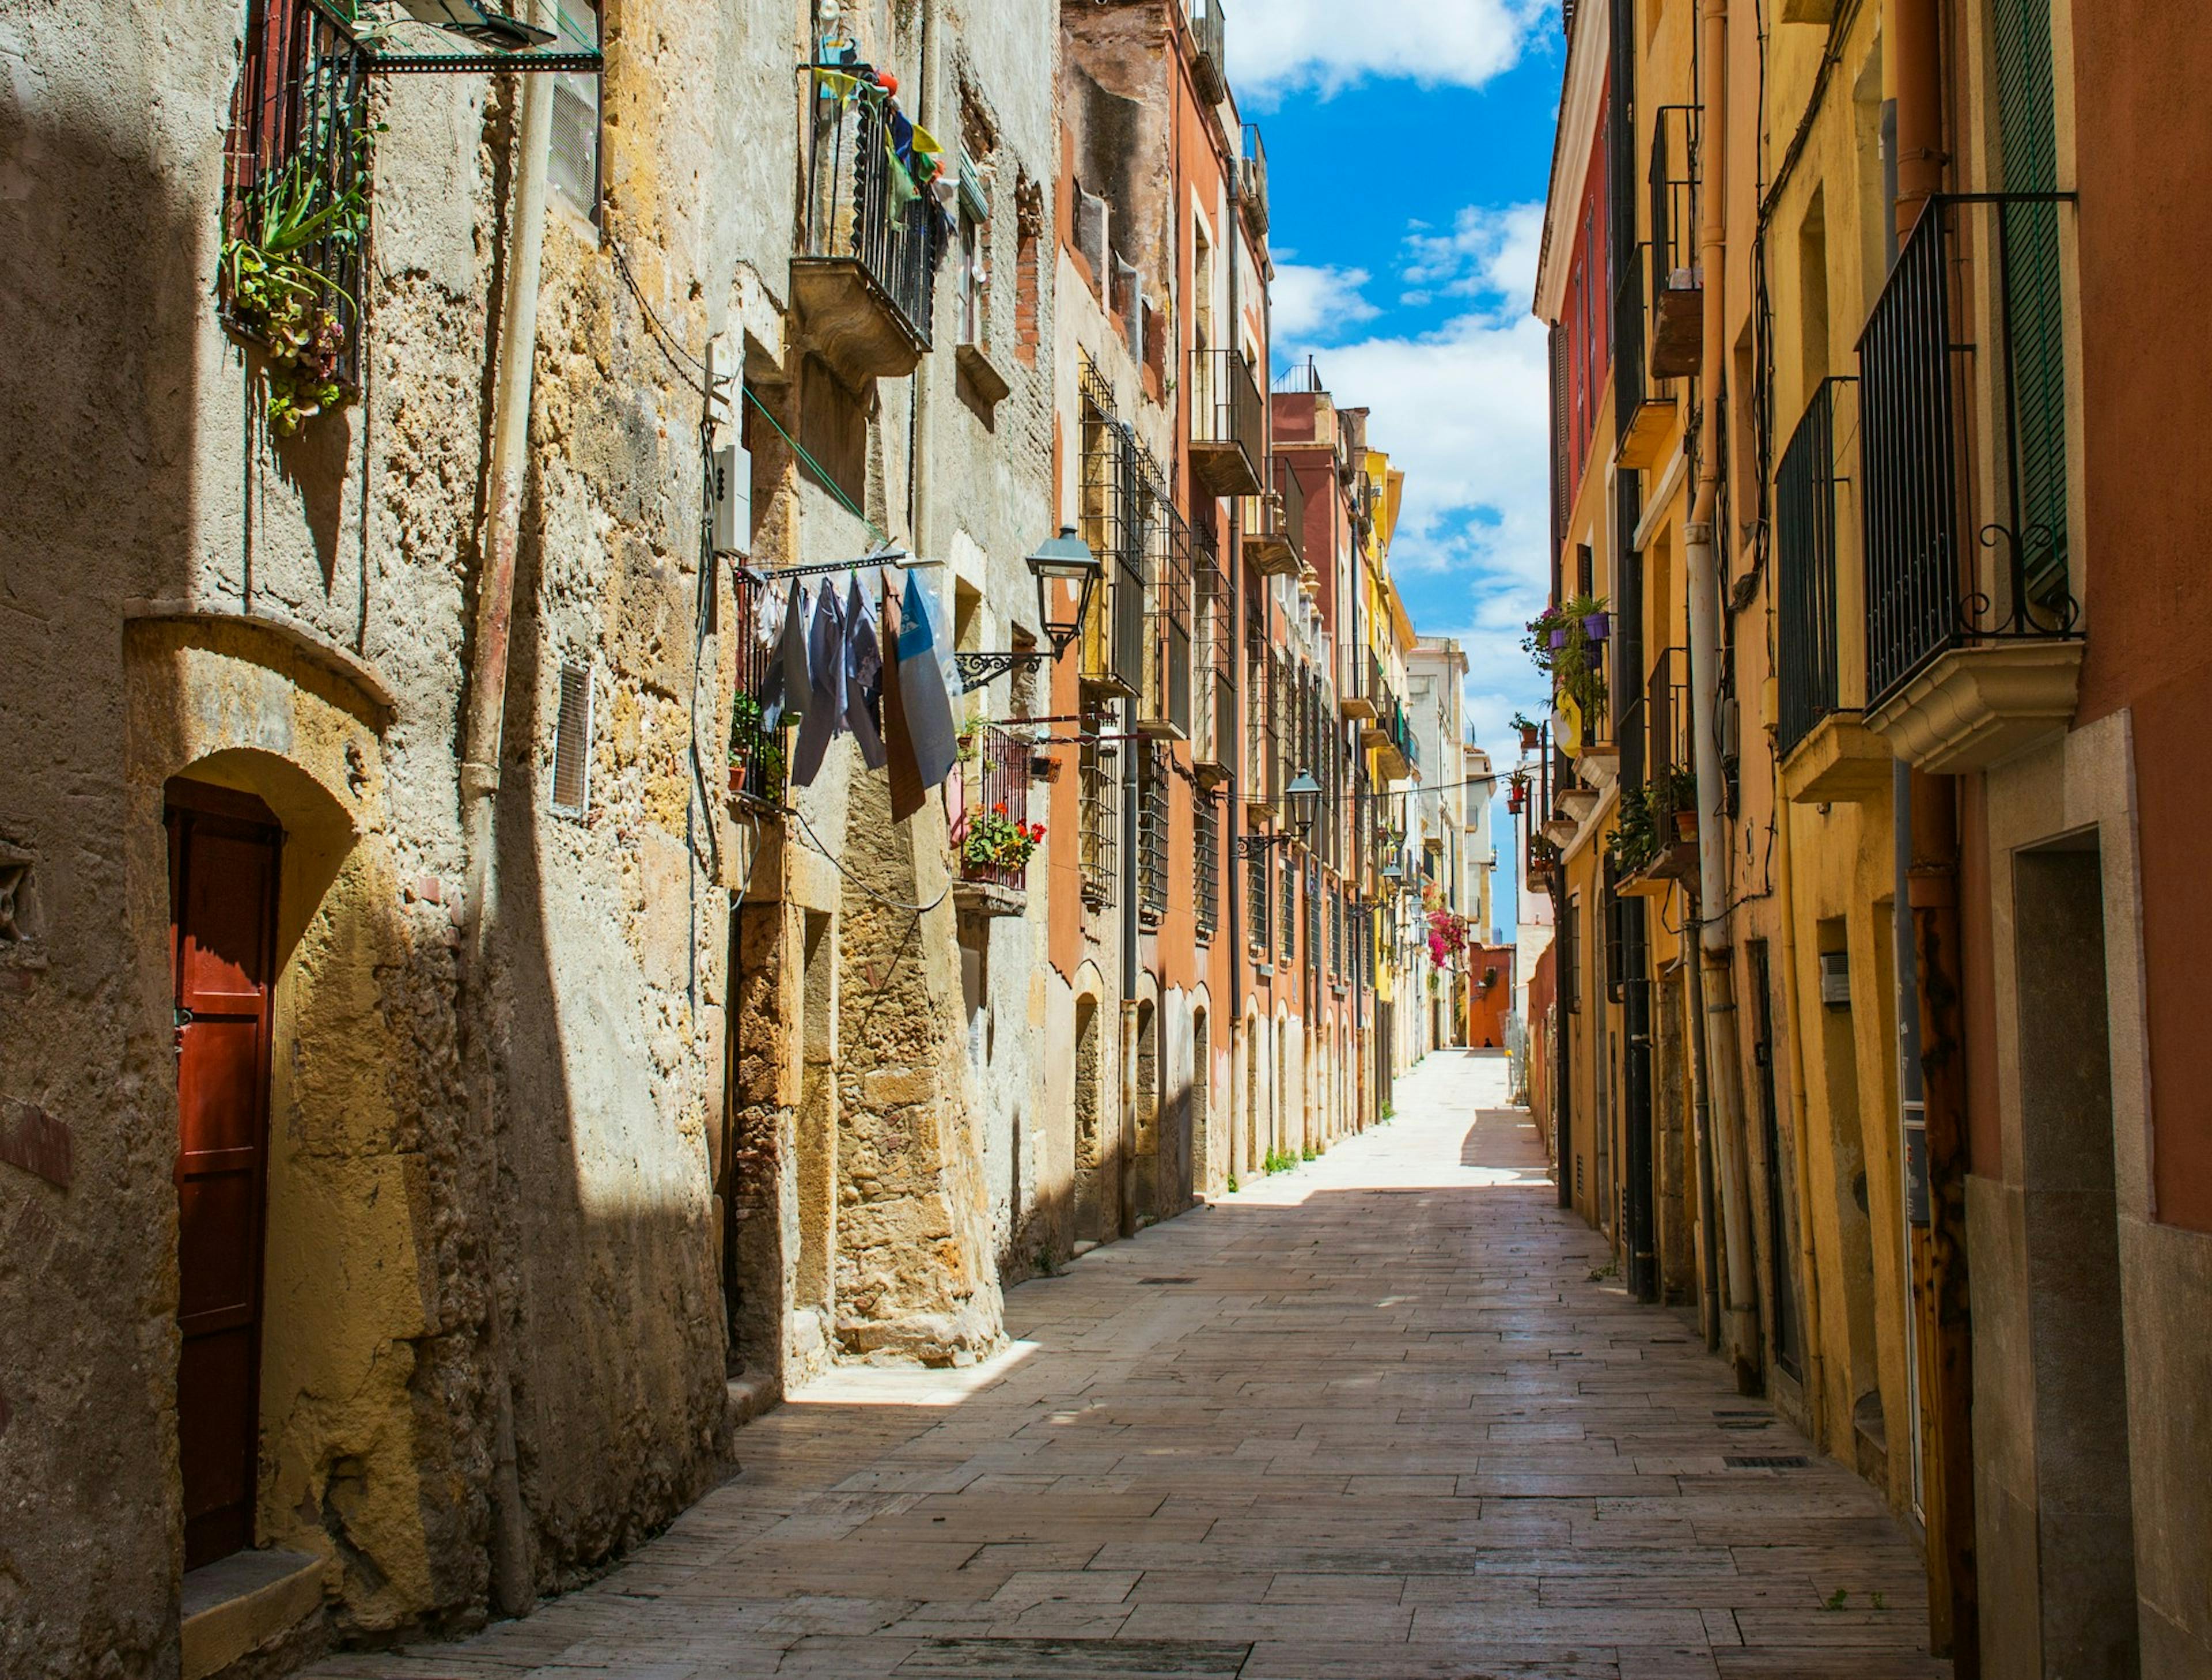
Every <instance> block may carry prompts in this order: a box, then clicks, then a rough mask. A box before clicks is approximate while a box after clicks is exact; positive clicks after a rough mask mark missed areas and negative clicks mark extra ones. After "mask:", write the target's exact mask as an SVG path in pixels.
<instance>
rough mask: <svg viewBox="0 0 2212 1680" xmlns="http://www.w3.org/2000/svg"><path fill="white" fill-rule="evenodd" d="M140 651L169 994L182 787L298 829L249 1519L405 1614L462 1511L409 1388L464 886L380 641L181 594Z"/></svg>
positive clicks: (357, 1597) (132, 683)
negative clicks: (397, 764) (180, 604)
mask: <svg viewBox="0 0 2212 1680" xmlns="http://www.w3.org/2000/svg"><path fill="white" fill-rule="evenodd" d="M125 691H126V696H127V713H126V722H125V765H126V772H125V773H126V782H127V786H128V788H129V789H130V798H131V817H130V819H129V824H128V831H127V833H126V834H125V837H124V844H125V855H126V859H127V863H126V879H127V880H128V883H129V891H130V892H131V898H132V908H133V912H134V913H133V915H132V917H131V921H132V923H133V925H134V926H135V927H137V928H141V929H144V930H145V932H144V933H143V934H142V935H141V940H142V947H141V949H140V951H139V953H138V959H139V962H140V965H141V968H142V971H143V974H144V975H145V977H146V978H147V981H148V986H147V988H146V995H148V996H149V998H166V997H167V996H168V995H170V986H171V980H170V973H169V953H168V951H167V940H166V938H165V933H164V930H166V928H167V926H168V922H169V915H170V910H169V869H170V863H169V839H168V832H167V826H166V820H167V819H166V813H167V809H168V808H169V807H170V805H171V804H172V802H173V799H174V800H175V801H177V802H179V804H180V805H181V802H183V801H185V800H191V799H192V798H195V797H201V798H204V794H196V793H195V788H199V789H209V788H212V789H222V790H226V791H228V793H230V794H246V795H250V796H251V797H252V799H254V800H258V801H259V803H260V804H261V806H263V807H266V809H267V811H268V813H270V815H271V816H273V817H274V819H275V820H276V825H277V826H278V827H279V828H280V829H281V830H282V831H283V844H282V848H281V850H280V852H279V854H278V875H279V880H278V891H277V904H276V941H275V943H276V965H275V969H274V973H273V988H272V993H271V1034H270V1038H271V1045H270V1048H271V1057H270V1069H269V1115H270V1123H269V1128H268V1135H267V1150H268V1160H267V1172H266V1180H265V1182H266V1190H265V1196H264V1202H265V1206H264V1209H263V1211H262V1214H261V1218H262V1220H263V1227H264V1258H263V1263H262V1280H263V1305H262V1315H261V1319H260V1346H259V1358H258V1389H259V1398H258V1436H259V1452H258V1475H257V1477H256V1482H255V1488H254V1503H255V1519H254V1539H255V1543H257V1544H259V1545H264V1546H279V1547H288V1548H290V1549H295V1550H305V1551H309V1552H313V1553H315V1554H317V1555H322V1556H325V1557H332V1558H335V1559H336V1560H337V1561H338V1564H339V1570H338V1579H337V1586H338V1591H339V1592H340V1594H341V1596H342V1598H343V1602H344V1606H345V1615H346V1616H347V1617H348V1619H349V1621H351V1622H354V1623H355V1624H356V1625H359V1626H367V1627H374V1626H378V1625H383V1624H388V1623H389V1622H392V1620H394V1619H396V1618H397V1617H398V1616H403V1615H404V1614H405V1613H407V1611H408V1610H409V1608H410V1607H411V1606H415V1605H419V1604H425V1603H431V1602H435V1601H436V1599H437V1598H438V1593H439V1587H438V1584H437V1583H436V1582H435V1581H434V1580H433V1579H432V1572H431V1562H430V1557H429V1548H428V1540H427V1533H426V1531H429V1530H433V1529H435V1528H439V1527H442V1526H446V1525H452V1524H455V1523H459V1522H463V1521H465V1520H466V1519H465V1514H464V1513H462V1512H461V1511H460V1509H459V1505H458V1498H457V1494H456V1493H455V1492H454V1491H453V1490H454V1489H456V1488H459V1486H460V1485H461V1481H460V1478H459V1477H457V1476H453V1474H451V1473H449V1472H448V1471H447V1470H446V1469H445V1468H444V1465H445V1464H446V1452H445V1448H444V1445H443V1437H442V1435H441V1434H439V1433H438V1432H436V1431H435V1429H434V1428H431V1427H429V1424H428V1421H426V1419H427V1416H428V1415H425V1414H422V1411H421V1409H420V1408H419V1407H418V1406H417V1404H416V1395H415V1392H414V1388H413V1384H414V1383H416V1382H419V1381H420V1380H422V1374H423V1373H422V1372H421V1371H420V1369H419V1367H421V1365H422V1361H423V1360H424V1359H425V1358H427V1357H431V1356H432V1355H430V1354H427V1353H426V1352H425V1349H426V1348H429V1347H430V1346H431V1344H432V1342H434V1340H435V1331H436V1330H437V1329H438V1327H439V1324H438V1307H437V1303H436V1301H435V1299H434V1292H435V1289H436V1288H437V1287H438V1286H437V1284H436V1282H435V1278H436V1276H437V1274H438V1257H437V1256H436V1254H435V1252H433V1251H428V1250H427V1249H426V1248H425V1246H424V1245H425V1244H426V1243H427V1242H428V1240H429V1239H430V1234H431V1233H434V1232H435V1230H436V1229H437V1227H438V1217H437V1209H436V1205H435V1204H436V1202H437V1199H438V1190H437V1187H436V1184H435V1175H434V1174H433V1173H432V1172H431V1171H430V1170H429V1167H428V1160H429V1159H430V1156H431V1153H432V1150H431V1146H430V1142H429V1139H430V1137H431V1136H432V1135H435V1132H436V1130H437V1129H438V1128H439V1125H440V1123H441V1121H446V1122H450V1120H451V1118H452V1117H453V1116H454V1115H455V1114H458V1113H459V1112H461V1111H463V1110H464V1109H465V1093H464V1090H463V1087H462V1081H461V1073H460V1067H459V1057H458V1053H457V1050H456V1044H455V1038H454V1034H453V1011H452V991H451V989H452V984H453V957H452V948H451V947H452V945H453V934H454V924H455V921H456V918H457V917H458V916H459V911H460V909H461V906H460V904H459V894H458V890H457V888H455V887H454V886H453V884H451V883H448V882H439V881H435V880H431V879H429V878H428V876H427V875H426V874H425V873H422V872H421V869H420V866H417V867H416V868H414V869H403V868H402V867H401V863H400V861H399V860H398V858H397V857H396V856H395V855H394V854H393V849H392V845H391V843H390V841H389V840H388V838H387V837H386V834H387V829H386V810H385V778H386V770H385V764H384V752H383V745H382V741H381V733H382V731H383V729H384V728H385V727H386V725H387V723H388V722H389V721H390V717H391V712H392V707H391V701H390V697H389V695H388V693H387V692H386V691H385V690H384V688H383V686H382V685H381V683H380V681H379V680H378V679H376V678H375V675H374V672H373V671H371V670H370V669H369V668H368V667H366V666H365V665H363V664H362V662H361V661H359V660H355V659H354V658H353V657H352V656H351V655H349V654H343V652H341V651H339V650H336V649H332V648H326V647H323V646H322V645H321V644H319V643H317V642H314V641H313V639H312V638H310V637H309V636H307V635H306V634H305V633H304V632H301V631H298V630H283V629H282V628H280V627H273V626H270V625H268V624H261V623H258V622H256V621H252V620H236V619H229V618H222V617H221V616H219V615H213V614H173V615H167V616H164V617H159V618H142V619H137V620H134V621H132V622H131V624H129V625H128V627H127V628H126V632H125ZM403 882H404V885H403ZM149 1025H150V1026H153V1027H154V1029H155V1031H156V1032H159V1033H160V1034H161V1036H162V1037H163V1038H167V1036H168V1034H169V1032H171V1030H172V1029H171V1027H170V1024H169V1022H168V1021H167V1019H166V1015H165V1017H164V1019H162V1020H160V1021H159V1022H158V1023H149ZM168 1267H169V1272H168V1277H169V1282H170V1285H171V1287H172V1288H173V1287H174V1285H175V1281H176V1279H177V1276H178V1271H177V1267H176V1261H175V1258H174V1257H173V1256H172V1257H171V1258H170V1260H169V1262H168ZM463 1342H465V1338H460V1339H456V1341H455V1346H454V1350H453V1357H454V1358H456V1359H459V1360H466V1358H467V1357H468V1354H467V1350H466V1348H465V1346H463V1345H462V1343H463ZM455 1374H456V1375H457V1376H458V1374H459V1373H455ZM172 1404H173V1402H172ZM426 1431H427V1433H426Z"/></svg>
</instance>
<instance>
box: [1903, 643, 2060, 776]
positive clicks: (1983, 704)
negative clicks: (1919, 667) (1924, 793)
mask: <svg viewBox="0 0 2212 1680" xmlns="http://www.w3.org/2000/svg"><path fill="white" fill-rule="evenodd" d="M2083 652H2084V648H2083V644H2082V643H2081V642H2078V641H2074V642H2057V641H2052V642H1990V643H1986V644H1984V645H1983V646H1981V647H1978V648H1952V649H1951V650H1950V651H1949V652H1948V653H1946V654H1942V655H1940V656H1939V657H1938V658H1937V659H1936V660H1935V661H1934V663H1932V664H1930V665H1929V667H1928V668H1927V669H1926V670H1924V671H1923V672H1922V673H1920V674H1919V675H1918V676H1917V677H1915V678H1914V679H1912V680H1911V682H1909V683H1907V684H1906V685H1905V687H1904V688H1903V689H1901V690H1900V691H1898V692H1897V693H1896V694H1894V695H1892V696H1891V697H1889V698H1888V699H1887V700H1885V701H1884V702H1883V703H1881V705H1880V706H1878V707H1876V708H1875V709H1873V710H1872V711H1870V712H1869V713H1868V714H1867V720H1866V721H1867V727H1869V729H1871V730H1873V731H1874V732H1875V733H1876V734H1878V735H1881V736H1883V737H1885V738H1886V739H1887V740H1888V742H1889V744H1890V746H1892V747H1893V749H1894V750H1895V752H1896V754H1897V756H1898V757H1899V758H1903V759H1905V760H1906V761H1907V762H1908V763H1910V764H1911V765H1912V767H1913V768H1914V769H1915V770H1924V771H1926V772H1927V773H1928V774H1929V775H1930V776H1964V775H1966V774H1968V773H1970V772H1972V771H1974V770H1990V769H1992V768H1994V767H1995V766H1996V765H1998V764H2003V763H2004V762H2005V761H2006V760H2007V759H2009V758H2018V757H2019V756H2020V755H2021V753H2023V752H2028V751H2029V750H2031V749H2032V748H2033V747H2035V746H2039V745H2041V744H2042V743H2043V742H2045V741H2047V740H2052V739H2054V738H2056V737H2057V736H2059V735H2061V734H2063V733H2065V731H2066V729H2067V727H2068V726H2069V725H2070V724H2071V723H2072V722H2073V721H2074V714H2075V709H2076V707H2077V706H2078V704H2079V703H2080V698H2081V656H2082V654H2083Z"/></svg>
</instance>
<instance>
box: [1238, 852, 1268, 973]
mask: <svg viewBox="0 0 2212 1680" xmlns="http://www.w3.org/2000/svg"><path fill="white" fill-rule="evenodd" d="M1274 905H1275V893H1274V888H1273V885H1272V884H1271V883H1270V882H1269V880H1268V879H1267V856H1266V855H1265V854H1264V853H1263V854H1261V855H1260V856H1258V857H1255V858H1252V859H1250V860H1249V861H1247V862H1246V863H1245V865H1244V917H1245V920H1246V921H1247V922H1250V923H1251V927H1250V928H1249V931H1248V933H1247V937H1248V938H1249V939H1250V940H1251V941H1252V954H1253V955H1254V956H1255V957H1256V958H1257V959H1259V960H1260V961H1261V962H1262V963H1264V962H1266V961H1267V953H1268V951H1269V950H1270V948H1272V947H1273V943H1274V936H1273V933H1272V932H1271V931H1270V929H1271V928H1273V924H1274V916H1273V914H1272V912H1273V909H1274Z"/></svg>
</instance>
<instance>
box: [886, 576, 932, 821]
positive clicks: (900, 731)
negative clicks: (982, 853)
mask: <svg viewBox="0 0 2212 1680" xmlns="http://www.w3.org/2000/svg"><path fill="white" fill-rule="evenodd" d="M883 578H884V623H883V630H882V637H883V640H882V646H883V647H884V649H885V651H886V652H887V653H888V654H890V668H888V669H887V670H885V672H884V767H885V768H886V769H887V770H890V780H891V820H892V821H893V822H895V823H902V822H904V821H905V820H906V819H908V818H909V817H911V816H913V815H914V813H915V812H917V811H919V810H921V807H922V802H923V800H925V799H926V798H927V796H928V791H929V790H928V789H927V788H926V787H925V786H923V784H922V780H921V770H919V769H917V768H916V767H915V757H914V737H913V735H912V734H911V733H909V732H908V729H907V727H906V696H905V691H904V689H903V687H902V685H901V684H900V681H899V673H898V668H897V662H898V646H899V638H900V633H901V631H902V630H903V629H904V624H903V623H902V617H903V615H902V613H901V612H900V611H899V575H898V573H896V572H895V571H893V570H892V569H890V567H888V566H886V567H884V569H883Z"/></svg>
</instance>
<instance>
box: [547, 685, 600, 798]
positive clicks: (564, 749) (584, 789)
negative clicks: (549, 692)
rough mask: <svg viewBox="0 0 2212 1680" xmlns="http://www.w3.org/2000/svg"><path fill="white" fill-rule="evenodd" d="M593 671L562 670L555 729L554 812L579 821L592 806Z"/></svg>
mask: <svg viewBox="0 0 2212 1680" xmlns="http://www.w3.org/2000/svg"><path fill="white" fill-rule="evenodd" d="M591 804H592V667H590V666H588V665H585V664H581V663H580V662H578V661H576V660H569V661H568V662H567V663H566V664H564V665H562V667H561V712H560V716H559V719H558V720H557V721H556V722H555V724H554V726H553V808H554V809H555V810H556V811H557V812H559V813H562V815H563V816H568V817H580V816H582V815H583V814H584V813H586V811H588V810H589V809H590V808H591Z"/></svg>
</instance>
